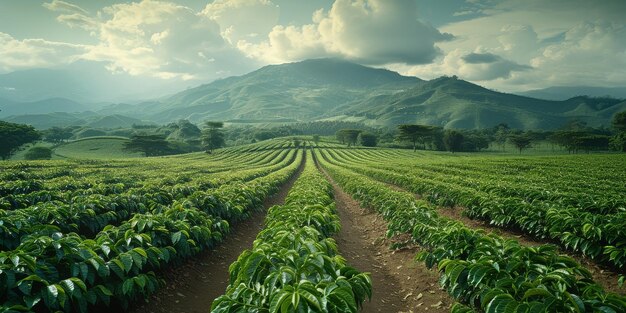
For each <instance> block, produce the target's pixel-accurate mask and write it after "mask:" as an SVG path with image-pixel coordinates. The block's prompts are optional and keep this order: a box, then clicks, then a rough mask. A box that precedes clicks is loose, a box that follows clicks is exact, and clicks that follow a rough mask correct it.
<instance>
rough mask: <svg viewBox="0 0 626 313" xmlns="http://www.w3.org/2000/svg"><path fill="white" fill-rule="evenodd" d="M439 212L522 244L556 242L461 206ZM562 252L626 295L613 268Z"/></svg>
mask: <svg viewBox="0 0 626 313" xmlns="http://www.w3.org/2000/svg"><path fill="white" fill-rule="evenodd" d="M437 213H439V215H441V216H445V217H447V218H449V219H453V220H456V221H458V222H461V223H463V225H465V226H466V227H468V228H473V229H482V230H484V231H485V232H487V233H494V234H497V235H499V236H502V237H504V238H508V239H513V240H517V241H518V242H519V243H520V244H522V245H525V246H538V245H542V244H546V243H548V244H555V245H556V243H554V242H549V241H537V240H535V239H533V238H530V237H529V236H528V235H526V234H524V233H522V232H519V231H510V230H506V229H504V228H501V227H495V226H492V225H489V224H488V223H486V222H484V221H480V220H475V219H471V218H469V217H467V216H464V215H463V208H461V207H453V208H447V207H445V208H443V207H442V208H439V209H438V210H437ZM560 251H561V253H562V254H566V255H568V256H570V257H572V258H574V259H575V260H576V261H578V262H579V263H580V264H582V265H584V266H585V267H586V268H587V269H588V270H589V271H590V272H591V274H592V276H593V280H594V281H596V282H597V283H598V284H600V285H601V286H602V287H603V288H604V289H605V290H607V291H610V292H614V293H617V294H621V295H624V294H626V289H624V288H620V287H619V286H618V284H617V280H618V278H619V274H617V273H616V272H615V271H612V270H611V269H607V268H605V267H602V266H601V265H599V264H597V263H596V262H594V261H592V260H589V259H587V258H585V257H582V256H581V255H579V254H575V253H571V252H569V251H564V250H562V249H561V250H560Z"/></svg>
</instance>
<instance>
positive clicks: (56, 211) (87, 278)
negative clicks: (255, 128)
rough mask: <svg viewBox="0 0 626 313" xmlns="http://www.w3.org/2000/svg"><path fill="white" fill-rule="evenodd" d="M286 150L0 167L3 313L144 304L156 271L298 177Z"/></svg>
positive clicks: (208, 242) (206, 243)
mask: <svg viewBox="0 0 626 313" xmlns="http://www.w3.org/2000/svg"><path fill="white" fill-rule="evenodd" d="M286 147H289V144H287V145H285V144H284V143H270V144H268V145H266V146H265V147H248V148H247V149H246V155H245V156H242V154H241V152H242V151H226V152H224V153H223V154H221V155H218V156H216V157H215V158H212V159H206V157H200V158H199V157H198V156H194V155H191V156H189V157H187V159H183V160H179V161H182V162H172V160H168V161H164V159H155V160H152V159H149V160H146V161H144V162H131V161H117V162H106V163H105V162H96V161H54V162H51V161H48V163H44V162H39V163H36V162H32V163H5V164H2V167H3V169H4V170H3V171H2V176H3V177H2V185H0V207H1V208H2V209H0V217H1V222H0V245H1V250H2V252H0V302H1V303H2V305H1V306H0V312H16V311H67V312H73V311H77V312H85V311H88V310H89V308H90V307H92V306H106V305H115V306H121V307H122V308H125V307H127V306H128V305H129V304H130V303H132V302H134V301H136V300H139V299H143V298H145V297H147V296H148V295H149V294H151V293H152V292H154V291H155V290H156V289H157V288H158V287H159V286H160V285H161V284H162V282H161V280H160V279H159V278H158V277H157V276H156V275H155V271H156V270H157V269H160V268H163V267H164V266H167V265H170V264H178V263H179V262H180V261H181V260H183V259H185V258H189V257H191V256H193V255H195V254H197V253H198V252H200V251H202V250H204V249H207V248H210V247H213V246H215V245H217V244H219V243H220V242H221V241H222V240H223V238H224V237H225V236H226V235H227V234H228V232H229V228H230V226H229V225H231V224H232V223H236V222H238V221H241V220H243V219H246V218H247V217H248V216H250V214H251V211H252V210H255V209H259V208H260V207H261V205H262V201H263V199H264V198H265V197H267V196H268V195H270V194H272V193H274V192H276V191H277V189H278V188H277V187H278V186H279V185H281V184H282V183H283V182H285V181H286V180H287V179H288V178H289V177H290V176H291V175H292V174H293V173H294V172H295V170H296V169H297V167H298V165H299V163H300V162H301V160H302V153H301V152H300V153H297V152H296V151H295V150H290V149H283V148H286ZM259 148H264V149H259ZM274 148H279V150H275V149H274ZM178 163H184V164H179V165H176V164H178ZM207 165H208V166H209V167H208V168H210V170H207ZM107 167H108V168H110V170H109V171H103V170H102V169H103V168H107ZM208 173H212V174H211V175H209V176H207V177H205V175H201V174H208Z"/></svg>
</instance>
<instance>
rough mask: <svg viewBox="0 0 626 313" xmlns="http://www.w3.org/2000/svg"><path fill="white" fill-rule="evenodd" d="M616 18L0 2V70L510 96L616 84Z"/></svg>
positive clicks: (260, 1)
mask: <svg viewBox="0 0 626 313" xmlns="http://www.w3.org/2000/svg"><path fill="white" fill-rule="evenodd" d="M624 16H626V1H624V0H595V1H591V0H549V1H548V0H334V1H332V0H214V1H201V0H170V1H156V0H143V1H118V0H90V1H78V0H63V1H62V0H48V1H36V0H29V1H24V0H0V74H3V73H10V72H14V71H21V70H28V69H38V68H75V67H76V66H77V65H76V64H88V63H92V65H97V66H102V67H104V68H105V69H106V70H107V71H108V72H109V73H119V74H123V75H131V76H134V77H137V78H145V79H146V80H148V79H150V80H154V79H157V80H162V81H164V82H172V83H177V84H181V83H184V84H187V85H189V86H193V85H198V84H201V83H206V82H209V81H212V80H215V79H218V78H223V77H227V76H232V75H241V74H245V73H247V72H250V71H253V70H255V69H257V68H259V67H261V66H264V65H268V64H279V63H286V62H295V61H299V60H303V59H309V58H321V57H335V58H343V59H346V60H350V61H353V62H357V63H360V64H363V65H367V66H373V67H379V68H388V69H391V70H394V71H398V72H400V73H401V74H404V75H412V76H417V77H420V78H422V79H432V78H436V77H439V76H442V75H448V76H452V75H457V76H458V77H459V78H462V79H465V80H469V81H472V82H474V83H478V84H480V85H483V86H486V87H488V88H492V89H496V90H501V91H508V92H515V91H524V90H530V89H539V88H545V87H549V86H603V87H620V86H626V27H625V23H626V18H624ZM72 64H73V67H71V66H72Z"/></svg>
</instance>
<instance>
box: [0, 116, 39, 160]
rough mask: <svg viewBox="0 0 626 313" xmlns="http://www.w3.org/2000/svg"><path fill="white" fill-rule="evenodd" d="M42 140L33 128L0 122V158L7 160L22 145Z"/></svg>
mask: <svg viewBox="0 0 626 313" xmlns="http://www.w3.org/2000/svg"><path fill="white" fill-rule="evenodd" d="M39 138H41V134H40V133H39V132H38V131H36V130H35V128H33V127H32V126H29V125H24V124H15V123H9V122H4V121H0V158H2V160H6V159H8V158H9V157H11V155H13V153H15V152H16V151H17V150H18V149H19V148H20V147H21V146H22V145H24V144H27V143H30V142H33V141H35V140H38V139H39Z"/></svg>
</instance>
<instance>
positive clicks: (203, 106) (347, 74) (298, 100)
mask: <svg viewBox="0 0 626 313" xmlns="http://www.w3.org/2000/svg"><path fill="white" fill-rule="evenodd" d="M64 105H65V106H66V107H68V108H71V109H72V110H76V108H75V107H74V106H72V105H70V104H64ZM7 107H9V108H10V107H12V106H11V104H9V105H8V106H7ZM33 107H34V106H33ZM55 108H56V106H55ZM46 110H47V111H46V112H55V110H57V109H55V110H52V109H50V108H48V109H46ZM67 110H69V109H67ZM624 110H626V101H624V100H619V99H614V98H593V97H587V96H578V97H573V98H569V99H567V100H560V101H555V100H544V99H537V98H532V97H527V96H520V95H513V94H507V93H501V92H496V91H493V90H489V89H486V88H483V87H481V86H479V85H476V84H473V83H470V82H467V81H464V80H462V79H459V78H457V77H440V78H437V79H433V80H429V81H425V80H421V79H419V78H416V77H407V76H402V75H400V74H398V73H395V72H392V71H389V70H385V69H376V68H370V67H366V66H362V65H358V64H354V63H350V62H347V61H343V60H338V59H313V60H305V61H301V62H295V63H287V64H280V65H269V66H265V67H263V68H260V69H258V70H256V71H253V72H251V73H248V74H246V75H243V76H236V77H229V78H225V79H221V80H217V81H214V82H212V83H210V84H205V85H201V86H198V87H195V88H190V89H187V90H184V91H182V92H179V93H177V94H174V95H171V96H168V97H164V98H161V99H159V100H152V101H149V102H142V103H138V104H112V105H107V106H103V107H102V108H100V109H97V110H95V112H90V113H88V114H87V113H80V114H76V113H74V114H69V113H47V114H44V115H42V114H37V115H14V116H11V117H6V118H3V119H5V120H8V121H15V122H22V123H29V124H37V127H39V128H41V127H43V126H49V125H51V124H54V123H62V124H63V125H67V124H72V123H78V124H75V125H87V124H90V126H93V127H106V126H109V127H111V126H110V125H115V126H114V127H118V126H127V125H130V124H132V123H139V122H140V121H144V122H156V123H161V124H164V123H169V122H173V121H176V120H179V119H188V120H190V121H192V122H195V123H200V122H203V121H205V120H218V121H227V122H232V123H257V124H258V122H263V123H291V122H300V121H301V122H307V121H317V120H339V121H356V122H363V123H365V124H367V125H371V126H394V125H397V124H401V123H420V124H429V125H438V126H443V127H447V128H485V127H492V126H495V125H497V124H499V123H507V124H509V125H510V126H511V127H514V128H519V129H555V128H558V127H560V126H562V125H563V124H565V123H567V122H568V121H571V120H574V119H577V120H581V121H584V122H587V124H588V125H590V126H602V125H604V126H609V125H610V120H611V118H612V116H613V115H614V114H615V113H617V112H620V111H624ZM0 113H2V112H0ZM46 115H48V116H49V117H50V118H49V119H46V117H45V116H46ZM51 115H53V116H51ZM29 121H30V122H29Z"/></svg>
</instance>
